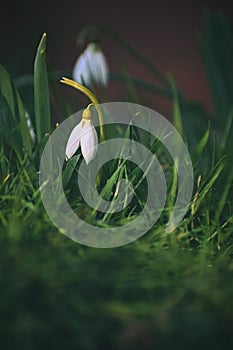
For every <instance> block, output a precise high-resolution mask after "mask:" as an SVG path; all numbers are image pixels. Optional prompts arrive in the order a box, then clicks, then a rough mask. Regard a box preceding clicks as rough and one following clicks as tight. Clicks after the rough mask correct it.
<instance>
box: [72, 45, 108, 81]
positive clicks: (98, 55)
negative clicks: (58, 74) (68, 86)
mask: <svg viewBox="0 0 233 350" xmlns="http://www.w3.org/2000/svg"><path fill="white" fill-rule="evenodd" d="M73 79H74V80H75V81H77V82H78V83H80V84H84V85H86V86H92V85H93V84H96V85H102V86H106V85H107V84H108V80H109V68H108V64H107V61H106V58H105V56H104V54H103V52H102V51H101V50H100V47H99V45H98V44H96V43H90V44H88V46H87V47H86V49H85V50H84V52H83V53H82V54H81V56H79V58H78V59H77V61H76V63H75V65H74V69H73Z"/></svg>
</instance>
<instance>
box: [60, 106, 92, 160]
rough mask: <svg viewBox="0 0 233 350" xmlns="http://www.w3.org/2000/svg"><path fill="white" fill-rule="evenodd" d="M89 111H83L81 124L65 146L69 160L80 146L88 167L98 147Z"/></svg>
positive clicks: (74, 130)
mask: <svg viewBox="0 0 233 350" xmlns="http://www.w3.org/2000/svg"><path fill="white" fill-rule="evenodd" d="M90 113H91V112H90V110H89V109H85V110H84V112H83V117H82V120H81V122H80V123H79V124H78V125H76V126H75V128H74V129H73V130H72V132H71V134H70V137H69V139H68V142H67V145H66V158H67V160H68V159H70V158H71V157H72V156H73V155H74V153H75V152H76V151H77V149H78V148H79V146H81V152H82V155H83V158H84V160H85V162H86V164H87V165H88V164H89V163H90V161H91V160H92V159H94V158H95V156H96V152H97V146H98V136H97V132H96V130H95V128H94V126H93V123H92V120H91V119H90V115H91V114H90Z"/></svg>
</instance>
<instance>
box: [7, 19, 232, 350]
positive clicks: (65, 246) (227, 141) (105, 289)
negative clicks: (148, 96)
mask: <svg viewBox="0 0 233 350" xmlns="http://www.w3.org/2000/svg"><path fill="white" fill-rule="evenodd" d="M206 26H207V29H206V32H205V33H206V34H208V35H207V36H206V37H205V39H201V38H200V43H201V47H202V51H203V53H204V57H205V63H206V66H207V71H208V72H209V74H210V78H211V79H210V81H211V91H212V93H213V96H214V98H215V100H214V101H215V110H216V113H215V115H214V116H212V120H211V122H210V124H209V125H208V118H207V117H206V116H207V113H206V112H205V111H204V109H203V107H202V106H201V105H200V104H198V103H194V102H190V101H188V100H187V99H186V98H185V96H184V94H182V93H181V92H180V91H179V89H178V88H177V87H176V86H175V84H174V82H173V80H172V79H171V78H170V77H169V78H168V79H167V78H166V77H163V76H161V74H160V73H158V71H157V70H156V69H155V68H154V67H153V65H151V63H150V62H148V61H147V60H146V59H145V58H144V57H143V56H142V55H141V54H140V53H138V52H137V51H136V50H135V49H134V48H132V47H131V46H130V45H129V44H127V43H126V42H125V41H124V40H122V39H121V38H119V36H117V35H115V34H114V33H112V32H111V31H109V30H106V29H105V28H99V30H103V31H105V34H107V35H111V37H112V38H113V39H114V40H116V41H117V42H118V43H119V44H120V45H121V46H122V47H123V48H124V49H126V50H128V52H129V53H130V54H132V55H133V56H134V57H135V59H138V60H139V62H140V63H141V64H143V65H144V67H146V68H147V69H148V70H150V71H151V73H152V74H153V75H154V77H155V84H148V83H147V82H144V81H141V80H138V79H136V78H132V79H131V80H130V82H129V81H128V84H129V89H131V90H132V89H133V91H135V90H136V89H137V88H143V89H146V88H148V90H150V91H151V89H152V90H153V91H154V92H155V93H159V94H163V95H164V96H166V97H167V98H172V100H173V105H174V110H173V122H174V125H175V126H176V128H177V129H178V130H179V132H180V133H181V134H182V136H183V137H184V139H185V141H186V143H187V146H188V148H189V151H190V154H191V156H192V160H193V166H194V174H195V184H194V193H193V197H192V202H191V204H190V207H189V210H188V212H187V215H186V216H185V219H184V220H183V222H182V223H181V225H179V227H178V228H177V229H176V230H175V231H174V232H172V233H170V234H166V233H165V223H166V222H167V218H168V216H169V213H170V211H171V209H172V204H173V203H174V198H173V196H174V194H175V193H176V187H175V186H176V182H175V181H174V164H173V162H172V161H171V160H170V159H169V157H168V155H167V154H166V152H165V151H164V150H163V148H162V147H160V146H161V145H160V144H159V143H156V142H155V144H154V145H153V151H154V152H159V154H160V157H161V159H162V162H163V165H164V167H165V168H166V179H167V183H168V198H167V202H166V207H165V209H164V211H163V213H162V215H161V218H160V220H159V221H158V223H157V224H156V225H155V227H154V228H152V229H151V230H150V232H148V233H147V234H146V235H145V236H144V237H142V238H141V239H139V240H138V241H136V242H134V243H132V244H130V245H127V246H123V247H119V248H115V249H94V248H89V247H84V246H81V245H79V244H77V243H75V242H73V241H71V240H69V239H68V238H67V237H65V236H63V235H62V234H60V233H59V232H58V230H57V229H56V228H55V227H54V226H53V225H52V223H51V222H50V220H49V218H48V216H47V214H46V212H45V210H44V208H43V205H42V202H41V197H40V191H39V188H38V169H39V160H40V154H41V151H42V149H43V147H44V143H45V141H46V136H44V135H45V133H49V132H50V131H51V119H50V111H49V105H50V99H49V94H48V81H47V70H46V59H45V47H46V37H45V36H43V38H42V41H41V42H40V45H39V48H38V51H37V55H36V59H35V74H34V77H33V79H25V81H26V84H29V85H30V84H32V81H33V84H34V99H33V100H31V99H30V100H27V99H26V100H24V104H23V103H22V101H21V99H20V96H19V94H18V92H17V90H16V88H15V86H14V84H13V82H12V80H11V78H10V77H9V75H8V73H7V72H6V71H5V69H4V68H3V67H1V68H0V134H1V144H0V147H1V152H0V208H1V211H0V291H1V297H0V325H1V326H0V332H1V338H0V339H1V345H2V348H3V349H16V348H19V349H21V348H22V349H25V350H27V349H41V348H42V347H43V348H45V349H47V348H48V349H51V348H52V349H53V348H54V349H64V348H68V347H72V348H75V349H87V350H88V349H156V348H157V349H171V348H174V349H196V348H200V349H221V348H225V349H232V348H233V336H232V327H233V315H232V309H233V301H232V293H233V261H232V254H233V215H232V178H233V171H232V166H231V161H232V146H231V140H232V133H233V132H232V116H233V112H232V105H233V98H232V95H231V94H232V92H233V86H232V84H233V83H232V82H233V79H230V74H231V73H232V70H231V69H232V68H231V62H232V61H233V60H232V59H230V58H233V57H232V46H231V44H232V31H231V29H229V28H228V24H227V22H226V21H225V20H224V19H223V18H222V17H221V16H215V15H213V16H211V15H209V16H208V17H207V18H206ZM88 30H89V29H88ZM86 31H87V30H86ZM216 31H217V33H218V40H217V41H216V40H214V39H213V38H214V37H213V35H214V33H216ZM85 33H86V32H85V30H84V32H83V33H81V38H82V40H83V36H84V37H85V35H86V34H85ZM219 37H220V39H221V40H220V39H219ZM218 45H220V46H221V48H222V45H223V46H224V50H223V49H221V50H220V47H218ZM229 57H230V58H229ZM48 76H49V77H52V78H51V80H52V79H53V78H54V76H56V77H57V75H56V74H50V75H48ZM114 76H115V78H116V79H118V80H123V81H124V82H126V81H127V79H128V77H122V75H120V74H117V73H115V75H114V74H112V77H113V78H114ZM18 81H19V79H18ZM21 81H22V79H21ZM50 82H51V81H50ZM50 85H51V86H52V87H53V86H54V81H52V82H51V84H50ZM51 86H50V92H51V94H56V93H57V91H54V90H53V88H51ZM19 91H20V92H21V94H22V95H23V96H24V98H25V95H24V89H22V87H21V88H20V87H19ZM131 96H133V93H132V94H131ZM33 102H34V108H33V112H34V113H33V114H32V122H33V125H34V126H35V129H36V133H37V139H36V142H35V143H34V144H32V142H31V140H30V137H29V130H28V127H27V123H26V118H25V110H24V109H30V108H29V106H31V105H32V104H33ZM131 102H134V101H131ZM221 105H222V106H223V109H224V111H223V110H222V109H221ZM84 107H85V106H81V105H80V109H82V108H84ZM60 109H61V110H62V111H65V110H69V109H70V107H69V106H67V104H66V102H61V107H60ZM221 111H222V112H221ZM64 119H65V115H64ZM42 121H43V122H42ZM53 128H55V125H53V126H52V130H53ZM119 130H120V131H122V130H121V129H119ZM125 135H126V136H127V135H128V131H127V130H126V131H125ZM108 136H109V137H111V136H112V135H108ZM131 136H132V135H131ZM133 137H135V138H138V137H139V138H140V137H141V139H140V141H141V142H142V139H143V140H144V142H147V141H148V140H147V138H146V137H145V135H143V134H141V135H139V134H137V133H135V134H134V136H133ZM117 165H119V163H118V162H115V163H114V162H113V163H111V164H108V165H106V169H105V170H106V171H105V172H102V178H101V182H100V183H99V190H100V192H101V193H102V195H103V196H105V198H109V197H110V195H111V192H112V190H115V188H114V184H115V182H116V181H118V180H120V179H121V178H124V177H125V176H126V175H127V176H129V174H131V175H135V168H134V167H132V166H131V165H130V164H123V165H121V167H122V171H120V172H119V171H118V168H117ZM127 165H128V167H127ZM75 171H76V170H75ZM75 171H74V173H72V174H70V175H71V176H68V179H67V178H66V181H67V183H66V184H65V187H66V190H67V195H68V196H70V197H69V199H70V202H71V204H72V206H73V207H74V208H78V209H79V211H80V203H81V205H82V213H81V214H82V216H86V219H87V220H92V221H94V222H96V223H97V224H98V225H103V226H106V225H111V224H112V222H114V224H119V223H124V222H125V221H127V220H129V219H130V215H129V214H128V216H125V215H126V214H127V212H124V213H121V214H120V215H119V216H114V215H112V216H111V215H107V216H106V215H105V216H100V215H99V213H98V212H94V213H93V211H91V210H90V208H88V207H87V206H85V204H84V203H82V202H81V197H78V198H77V196H74V195H73V192H72V189H73V186H74V185H75V184H74V181H75V176H74V175H75ZM67 173H68V171H67ZM105 174H112V178H111V181H110V182H107V179H108V178H107V177H105ZM136 174H137V173H136ZM137 176H138V177H139V178H140V176H141V174H137ZM106 183H107V184H108V186H106ZM142 186H143V188H142V191H144V189H145V186H146V185H145V184H144V183H142ZM68 191H70V192H69V194H68ZM140 198H141V197H140V192H139V193H137V195H136V198H135V203H136V204H137V205H135V206H134V209H133V210H134V211H133V212H132V210H131V211H130V213H131V214H132V213H133V215H136V214H137V212H139V209H140V206H143V203H140V201H139V200H140ZM133 215H132V217H133Z"/></svg>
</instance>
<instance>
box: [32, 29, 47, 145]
mask: <svg viewBox="0 0 233 350" xmlns="http://www.w3.org/2000/svg"><path fill="white" fill-rule="evenodd" d="M46 38H47V36H46V33H44V34H43V35H42V38H41V41H40V43H39V46H38V49H37V53H36V58H35V63H34V107H35V122H36V135H37V141H38V142H41V140H42V139H43V136H44V135H45V134H46V133H50V131H51V117H50V103H49V88H48V75H47V66H46V55H45V52H46Z"/></svg>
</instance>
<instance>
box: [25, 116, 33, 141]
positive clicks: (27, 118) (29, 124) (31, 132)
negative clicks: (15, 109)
mask: <svg viewBox="0 0 233 350" xmlns="http://www.w3.org/2000/svg"><path fill="white" fill-rule="evenodd" d="M25 116H26V120H27V126H28V129H29V132H30V135H31V139H32V142H33V143H35V141H36V134H35V131H34V129H33V126H32V121H31V118H30V115H29V113H28V111H25Z"/></svg>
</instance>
